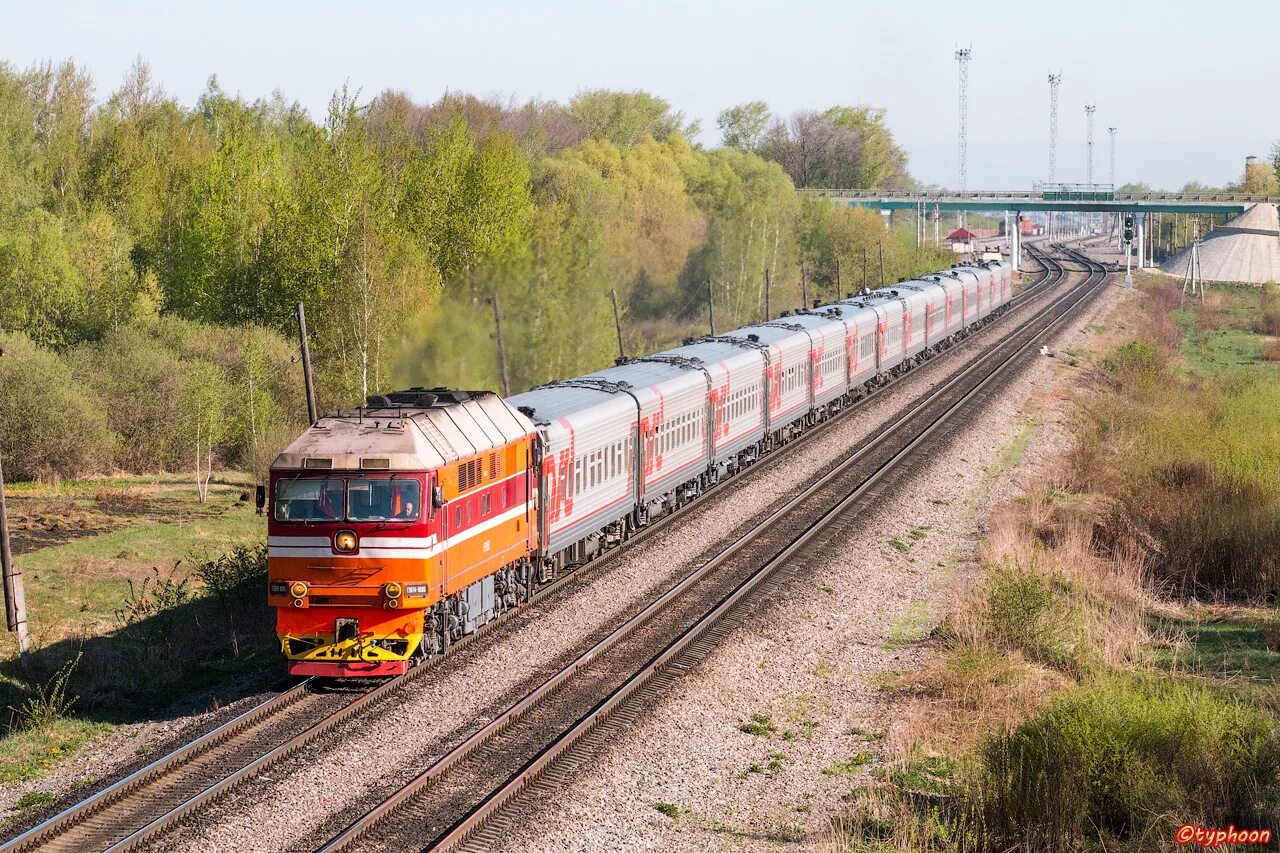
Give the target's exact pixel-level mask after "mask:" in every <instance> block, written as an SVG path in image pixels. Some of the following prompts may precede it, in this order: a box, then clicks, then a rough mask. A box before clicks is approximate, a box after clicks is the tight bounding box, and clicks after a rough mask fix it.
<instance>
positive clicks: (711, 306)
mask: <svg viewBox="0 0 1280 853" xmlns="http://www.w3.org/2000/svg"><path fill="white" fill-rule="evenodd" d="M707 321H708V322H709V323H710V325H711V334H712V335H715V333H716V301H715V296H714V295H713V293H712V291H711V279H707Z"/></svg>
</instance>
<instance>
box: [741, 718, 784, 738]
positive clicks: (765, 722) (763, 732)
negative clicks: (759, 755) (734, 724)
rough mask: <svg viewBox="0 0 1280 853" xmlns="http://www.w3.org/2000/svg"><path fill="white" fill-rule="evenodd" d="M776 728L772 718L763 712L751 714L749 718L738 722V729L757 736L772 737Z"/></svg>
mask: <svg viewBox="0 0 1280 853" xmlns="http://www.w3.org/2000/svg"><path fill="white" fill-rule="evenodd" d="M777 730H778V729H777V726H775V725H774V724H773V720H771V719H769V718H768V717H767V716H765V715H764V714H752V715H751V719H749V720H747V721H745V722H742V723H739V724H738V731H740V732H742V733H744V734H749V735H755V736H757V737H772V736H773V733H774V732H776V731H777Z"/></svg>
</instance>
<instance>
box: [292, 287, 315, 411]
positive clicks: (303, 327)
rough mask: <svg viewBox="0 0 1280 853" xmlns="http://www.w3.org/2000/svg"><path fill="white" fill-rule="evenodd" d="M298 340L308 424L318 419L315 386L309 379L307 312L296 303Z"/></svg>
mask: <svg viewBox="0 0 1280 853" xmlns="http://www.w3.org/2000/svg"><path fill="white" fill-rule="evenodd" d="M297 313H298V340H299V341H300V342H301V345H302V381H303V382H304V383H305V384H306V392H307V418H308V420H309V422H310V423H313V424H314V423H315V422H316V421H318V420H319V419H320V416H319V415H318V414H317V413H316V386H315V383H314V382H313V381H312V379H311V347H310V345H309V344H308V343H307V311H306V309H305V308H304V307H303V305H302V303H301V302H299V303H298V310H297Z"/></svg>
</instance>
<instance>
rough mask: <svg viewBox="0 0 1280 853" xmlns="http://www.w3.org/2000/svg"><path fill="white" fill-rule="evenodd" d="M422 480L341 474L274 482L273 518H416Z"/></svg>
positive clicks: (310, 519)
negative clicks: (357, 476)
mask: <svg viewBox="0 0 1280 853" xmlns="http://www.w3.org/2000/svg"><path fill="white" fill-rule="evenodd" d="M421 514H422V482H421V481H420V480H416V479H413V478H408V477H404V478H400V477H395V478H376V479H375V478H363V477H361V478H352V479H349V480H348V479H346V478H341V477H325V478H309V479H301V478H299V479H293V480H279V481H277V482H276V502H275V516H276V521H304V522H306V521H315V522H326V521H344V520H345V521H392V522H395V521H405V522H408V521H417V520H418V518H419V517H420V516H421Z"/></svg>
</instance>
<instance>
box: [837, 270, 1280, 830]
mask: <svg viewBox="0 0 1280 853" xmlns="http://www.w3.org/2000/svg"><path fill="white" fill-rule="evenodd" d="M1269 300H1270V301H1269ZM1135 302H1136V306H1137V307H1136V308H1134V309H1132V310H1133V313H1132V314H1131V315H1130V316H1127V317H1123V318H1121V320H1120V322H1119V323H1118V326H1117V327H1118V328H1120V329H1130V328H1136V329H1141V330H1142V335H1141V336H1140V337H1137V338H1135V339H1133V340H1131V341H1129V342H1127V343H1125V344H1123V345H1122V346H1119V347H1116V348H1115V349H1114V350H1112V351H1111V352H1110V353H1108V354H1107V355H1106V357H1105V358H1096V357H1093V358H1085V357H1083V354H1078V353H1072V357H1073V358H1075V359H1077V360H1079V361H1081V362H1087V364H1088V365H1089V366H1087V367H1086V368H1085V369H1084V370H1081V371H1078V372H1077V373H1075V374H1073V376H1075V377H1076V378H1075V379H1074V380H1073V381H1075V382H1077V383H1078V384H1079V387H1080V397H1079V400H1080V403H1079V406H1078V408H1077V416H1076V418H1075V419H1074V421H1073V429H1074V430H1075V432H1076V436H1075V439H1076V440H1075V441H1074V443H1073V444H1072V446H1071V449H1070V450H1069V451H1068V452H1067V453H1066V454H1064V456H1063V457H1062V458H1061V459H1060V460H1058V463H1057V465H1056V467H1055V468H1053V469H1052V470H1050V471H1049V472H1048V473H1047V474H1045V475H1043V480H1042V481H1041V482H1037V483H1032V484H1029V485H1028V486H1027V487H1026V488H1025V493H1024V494H1023V495H1022V496H1020V497H1019V498H1018V499H1016V500H1013V501H1010V502H1009V503H1008V504H1007V505H1006V506H1004V507H1002V508H1000V509H998V510H997V511H996V512H994V513H993V514H992V516H991V519H990V521H989V523H988V533H987V536H986V539H985V541H984V543H983V546H982V560H983V563H984V566H985V567H986V569H987V577H986V579H985V581H984V582H983V583H981V584H980V585H979V586H978V587H977V588H975V589H973V590H971V591H970V592H968V593H967V594H966V596H965V597H964V598H963V599H962V601H961V602H960V603H959V605H958V606H957V607H956V609H955V610H954V611H953V612H952V613H951V614H950V615H949V616H948V617H947V618H946V620H944V623H943V625H942V626H941V628H940V629H939V631H938V632H937V635H938V637H939V652H938V654H936V655H935V656H934V657H932V658H931V659H930V660H929V661H928V662H927V664H926V666H925V667H924V669H923V670H922V671H920V672H917V673H913V674H911V675H907V676H904V677H902V678H900V679H898V680H897V681H896V683H891V684H886V685H884V687H885V689H887V690H892V691H897V692H898V694H899V698H900V699H901V701H902V703H903V705H904V710H903V711H902V713H900V714H898V715H896V716H898V717H899V718H900V720H901V722H900V724H899V725H896V726H895V727H894V729H893V731H892V733H891V734H890V735H889V737H888V738H886V740H885V746H884V748H885V750H886V754H887V756H888V758H889V761H888V769H887V771H886V772H884V773H883V774H880V775H879V777H877V778H873V779H872V780H870V781H866V782H863V783H862V784H861V785H860V786H859V787H858V788H856V789H855V790H854V791H853V793H852V794H851V795H850V798H849V799H850V806H849V808H848V809H847V811H846V812H845V813H844V814H842V815H840V816H839V817H838V818H837V819H835V820H834V821H833V822H832V824H831V829H830V832H829V834H828V839H827V840H828V842H829V846H830V847H831V848H832V849H834V850H838V851H854V850H857V851H871V850H877V851H879V850H906V849H912V850H914V849H933V850H974V851H1005V850H1011V849H1020V850H1057V849H1084V850H1104V849H1105V850H1126V851H1146V850H1163V849H1168V848H1169V847H1170V839H1171V838H1172V836H1173V830H1174V829H1175V828H1176V826H1177V825H1178V824H1179V823H1182V822H1194V823H1199V824H1201V825H1206V826H1218V825H1221V826H1226V825H1228V824H1235V825H1236V826H1255V825H1256V826H1270V827H1275V826H1276V825H1278V824H1280V776H1277V773H1276V767H1277V766H1280V691H1278V690H1277V689H1276V682H1277V678H1278V677H1280V612H1277V610H1276V607H1275V604H1276V602H1277V600H1280V478H1277V477H1276V471H1278V470H1280V365H1278V364H1276V363H1275V362H1271V361H1266V360H1263V357H1264V356H1266V354H1267V351H1268V350H1267V347H1271V346H1273V344H1272V340H1273V339H1272V338H1270V337H1268V336H1270V335H1275V334H1276V332H1277V331H1280V295H1276V294H1271V295H1269V296H1267V295H1260V292H1259V291H1257V290H1250V289H1246V288H1236V289H1227V290H1224V291H1223V292H1222V293H1220V294H1211V298H1210V299H1209V300H1207V301H1206V303H1207V304H1205V305H1199V304H1197V305H1195V306H1181V305H1180V304H1179V302H1180V300H1179V298H1178V294H1177V292H1176V289H1174V288H1170V287H1169V286H1165V285H1160V286H1154V287H1148V288H1147V289H1146V290H1145V292H1144V294H1143V298H1141V299H1140V300H1136V301H1135ZM1131 304H1135V303H1131ZM1273 325H1275V328H1274V329H1273V328H1272V326H1273ZM1016 445H1017V442H1015V443H1014V446H1013V448H1011V450H1013V451H1015V452H1014V454H1013V455H1014V456H1015V457H1016V456H1017V455H1018V454H1017V452H1016ZM1004 461H1005V460H1002V464H1003V462H1004ZM1007 461H1008V464H1010V465H1012V464H1016V458H1012V459H1009V460H1007ZM1206 600H1207V601H1211V602H1213V603H1211V604H1205V603H1203V602H1204V601H1206Z"/></svg>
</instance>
